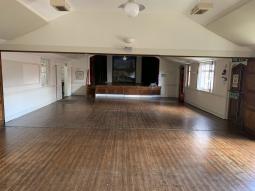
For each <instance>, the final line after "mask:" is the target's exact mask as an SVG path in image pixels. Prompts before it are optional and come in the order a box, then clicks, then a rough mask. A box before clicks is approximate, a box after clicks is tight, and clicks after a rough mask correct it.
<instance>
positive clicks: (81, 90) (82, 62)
mask: <svg viewBox="0 0 255 191" xmlns="http://www.w3.org/2000/svg"><path fill="white" fill-rule="evenodd" d="M89 58H90V57H89V56H88V55H81V56H80V57H79V58H76V59H73V60H72V61H70V62H69V65H70V67H71V94H72V95H86V78H87V72H88V70H89V64H90V59H89ZM77 71H80V72H84V79H83V80H78V79H76V74H75V73H76V72H77Z"/></svg>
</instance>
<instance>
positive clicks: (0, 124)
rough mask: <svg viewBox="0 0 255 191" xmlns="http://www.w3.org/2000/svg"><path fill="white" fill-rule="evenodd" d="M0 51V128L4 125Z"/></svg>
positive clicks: (0, 58)
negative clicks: (0, 112)
mask: <svg viewBox="0 0 255 191" xmlns="http://www.w3.org/2000/svg"><path fill="white" fill-rule="evenodd" d="M1 53H2V52H1V51H0V110H1V111H2V116H1V117H2V119H1V118H0V127H4V125H5V113H4V93H3V92H4V91H3V73H2V57H1Z"/></svg>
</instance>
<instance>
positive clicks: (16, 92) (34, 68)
mask: <svg viewBox="0 0 255 191" xmlns="http://www.w3.org/2000/svg"><path fill="white" fill-rule="evenodd" d="M42 57H43V58H47V59H49V83H48V85H47V86H44V87H42V86H41V83H40V63H41V58H42ZM60 63H61V61H60V60H58V59H56V58H54V55H53V54H32V53H2V65H3V86H4V87H3V88H4V105H5V120H6V121H10V120H12V119H15V118H17V117H20V116H22V115H24V114H27V113H29V112H32V111H34V110H36V109H39V108H41V107H44V106H46V105H48V104H51V103H53V102H55V101H56V100H57V86H56V81H57V80H56V65H57V64H60ZM59 78H60V76H59Z"/></svg>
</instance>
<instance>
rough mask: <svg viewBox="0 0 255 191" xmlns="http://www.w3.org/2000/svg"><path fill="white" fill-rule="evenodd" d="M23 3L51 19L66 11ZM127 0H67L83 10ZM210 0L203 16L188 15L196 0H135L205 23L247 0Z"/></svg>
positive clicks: (40, 0)
mask: <svg viewBox="0 0 255 191" xmlns="http://www.w3.org/2000/svg"><path fill="white" fill-rule="evenodd" d="M18 1H19V2H21V3H23V4H24V5H26V6H27V7H29V8H30V9H31V10H33V11H34V12H35V13H37V14H38V15H40V16H42V17H43V18H45V19H46V20H47V21H51V20H53V19H55V18H57V17H59V16H62V15H64V14H66V13H63V12H58V11H56V10H55V9H54V8H52V7H51V6H50V3H49V1H50V0H18ZM126 1H127V0H68V2H69V3H70V4H71V7H72V10H73V11H85V12H119V13H121V12H122V10H121V9H118V8H117V7H118V6H119V5H120V4H121V3H124V2H126ZM207 1H212V2H213V4H214V8H213V9H212V10H210V11H209V12H208V13H206V14H204V15H203V16H196V15H190V11H191V9H192V8H193V6H195V5H196V4H197V3H198V0H160V1H157V0H137V2H138V3H141V4H144V5H145V6H146V12H147V13H150V14H153V13H168V12H170V11H176V12H179V13H182V14H185V15H187V16H189V17H190V18H191V19H193V20H194V21H196V22H198V23H200V24H203V25H206V24H208V23H209V22H211V21H212V20H214V19H215V18H217V16H218V15H219V14H222V13H224V12H226V11H227V10H229V9H231V8H232V7H234V6H236V5H239V4H240V3H243V2H245V1H247V0H207Z"/></svg>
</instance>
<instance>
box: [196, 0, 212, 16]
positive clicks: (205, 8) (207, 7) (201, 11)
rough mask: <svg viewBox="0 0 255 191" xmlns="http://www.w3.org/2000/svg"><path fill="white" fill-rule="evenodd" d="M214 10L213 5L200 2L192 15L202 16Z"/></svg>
mask: <svg viewBox="0 0 255 191" xmlns="http://www.w3.org/2000/svg"><path fill="white" fill-rule="evenodd" d="M212 8H213V3H210V2H200V3H198V4H197V5H196V6H195V7H194V8H193V9H192V10H191V15H202V14H204V13H206V12H207V11H209V10H210V9H212Z"/></svg>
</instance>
